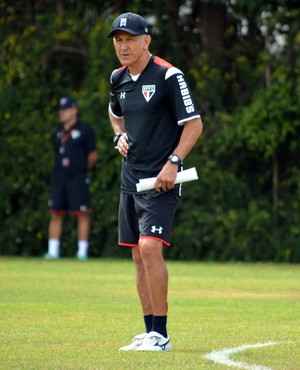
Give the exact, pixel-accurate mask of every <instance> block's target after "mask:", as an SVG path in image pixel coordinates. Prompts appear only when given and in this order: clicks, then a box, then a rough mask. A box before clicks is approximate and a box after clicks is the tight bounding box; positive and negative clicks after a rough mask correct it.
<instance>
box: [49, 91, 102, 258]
mask: <svg viewBox="0 0 300 370" xmlns="http://www.w3.org/2000/svg"><path fill="white" fill-rule="evenodd" d="M59 118H60V122H61V125H60V126H59V127H58V128H57V129H56V130H55V132H54V135H53V144H54V152H55V166H54V169H53V173H52V178H51V191H50V199H49V212H50V215H51V219H50V223H49V240H48V252H47V253H46V254H45V255H44V258H45V259H47V260H52V259H57V258H59V255H60V246H61V235H62V228H63V219H64V215H65V214H66V213H67V212H70V213H72V214H73V215H75V216H76V217H77V234H78V250H77V258H78V259H79V260H85V259H87V258H88V250H89V232H90V217H89V214H90V211H91V205H90V194H89V180H88V177H87V174H88V171H89V170H91V169H92V168H93V167H94V165H95V163H96V161H97V151H96V141H95V136H94V132H93V130H92V129H91V128H90V127H89V126H88V125H86V124H84V123H82V122H81V121H80V120H79V119H78V106H77V103H76V101H75V100H74V99H73V98H71V97H63V98H61V99H60V101H59Z"/></svg>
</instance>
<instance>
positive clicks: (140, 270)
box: [132, 247, 153, 333]
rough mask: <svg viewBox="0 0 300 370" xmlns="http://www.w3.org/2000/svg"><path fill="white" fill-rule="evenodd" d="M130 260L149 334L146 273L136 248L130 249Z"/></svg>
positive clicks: (149, 303)
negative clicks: (134, 272)
mask: <svg viewBox="0 0 300 370" xmlns="http://www.w3.org/2000/svg"><path fill="white" fill-rule="evenodd" d="M132 259H133V261H134V263H135V268H136V288H137V292H138V295H139V298H140V301H141V306H142V311H143V315H144V321H145V326H146V331H147V333H149V332H150V331H151V330H152V318H153V311H152V305H151V298H150V291H149V285H148V281H147V278H146V273H145V269H144V265H143V260H142V257H141V254H140V249H139V248H138V247H133V248H132Z"/></svg>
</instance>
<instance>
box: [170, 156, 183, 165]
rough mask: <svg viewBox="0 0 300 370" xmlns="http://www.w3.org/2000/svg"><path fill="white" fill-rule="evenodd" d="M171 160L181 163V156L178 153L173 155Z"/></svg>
mask: <svg viewBox="0 0 300 370" xmlns="http://www.w3.org/2000/svg"><path fill="white" fill-rule="evenodd" d="M171 162H172V163H174V164H178V165H180V163H181V161H180V158H179V157H178V156H177V155H172V157H171Z"/></svg>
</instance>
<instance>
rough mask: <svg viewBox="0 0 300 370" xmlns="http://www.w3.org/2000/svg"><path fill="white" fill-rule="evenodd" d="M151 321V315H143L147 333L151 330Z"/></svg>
mask: <svg viewBox="0 0 300 370" xmlns="http://www.w3.org/2000/svg"><path fill="white" fill-rule="evenodd" d="M152 321H153V315H146V316H144V322H145V326H146V332H147V333H150V331H151V330H152Z"/></svg>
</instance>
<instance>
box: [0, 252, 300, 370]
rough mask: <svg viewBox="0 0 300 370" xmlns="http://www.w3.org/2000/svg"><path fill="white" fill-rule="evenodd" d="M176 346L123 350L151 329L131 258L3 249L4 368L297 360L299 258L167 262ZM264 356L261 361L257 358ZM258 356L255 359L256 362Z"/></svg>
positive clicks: (0, 313) (0, 318) (265, 364)
mask: <svg viewBox="0 0 300 370" xmlns="http://www.w3.org/2000/svg"><path fill="white" fill-rule="evenodd" d="M167 264H168V269H169V279H170V287H169V315H168V321H169V323H168V330H169V334H170V336H171V340H172V344H173V351H172V352H166V353H162V352H158V353H148V352H119V351H118V349H119V347H120V346H122V345H125V344H127V343H129V341H130V340H131V339H132V337H133V336H134V335H136V334H139V333H141V332H143V331H144V326H143V322H142V313H141V310H140V305H139V300H138V298H137V294H136V290H135V272H134V266H133V263H132V262H131V261H130V260H103V259H98V260H96V259H95V260H93V259H91V260H89V261H86V262H78V261H76V260H73V259H61V260H58V261H43V260H42V259H38V258H36V259H28V258H24V259H22V258H4V257H2V258H0V369H5V370H10V369H24V370H28V369H117V370H121V369H206V370H209V369H214V370H222V369H228V368H231V369H236V368H238V367H230V366H229V367H228V366H226V365H221V364H217V363H214V362H213V361H211V360H208V359H207V358H205V357H204V355H205V354H207V353H210V352H212V351H213V350H215V351H218V350H222V349H225V348H234V347H240V346H242V345H245V344H249V345H254V344H257V343H268V342H271V341H272V342H276V345H272V346H267V347H262V348H252V349H248V350H245V351H242V352H239V353H236V354H235V355H233V356H231V360H234V361H239V362H240V363H242V364H248V367H247V368H248V369H263V368H264V369H274V370H275V369H277V370H286V369H290V370H296V369H300V266H299V265H276V264H220V263H196V262H190V263H186V262H173V261H168V262H167ZM254 364H255V365H257V366H258V365H260V367H259V366H258V367H254ZM250 365H251V366H250Z"/></svg>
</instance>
